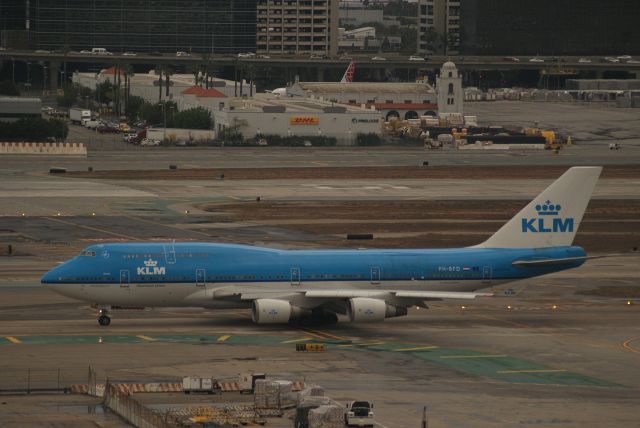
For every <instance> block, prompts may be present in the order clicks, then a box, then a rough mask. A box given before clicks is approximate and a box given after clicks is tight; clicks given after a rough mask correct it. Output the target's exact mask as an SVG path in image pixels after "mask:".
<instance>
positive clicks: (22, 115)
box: [0, 97, 42, 122]
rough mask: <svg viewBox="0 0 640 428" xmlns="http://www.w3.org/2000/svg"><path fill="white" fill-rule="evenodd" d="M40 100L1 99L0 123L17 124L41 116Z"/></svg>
mask: <svg viewBox="0 0 640 428" xmlns="http://www.w3.org/2000/svg"><path fill="white" fill-rule="evenodd" d="M41 108H42V100H40V98H19V97H0V122H15V121H17V120H19V119H31V118H36V117H40V116H41V110H40V109H41Z"/></svg>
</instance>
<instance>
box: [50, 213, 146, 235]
mask: <svg viewBox="0 0 640 428" xmlns="http://www.w3.org/2000/svg"><path fill="white" fill-rule="evenodd" d="M45 218H46V219H47V220H49V221H55V222H58V223H62V224H68V225H70V226H75V227H79V228H81V229H86V230H93V231H94V232H100V233H106V234H107V235H112V236H117V237H118V238H126V239H130V240H132V241H140V238H136V237H135V236H131V235H125V234H122V233H118V232H111V231H110V230H106V229H101V228H99V227H94V226H87V225H85V224H78V223H74V222H72V221H65V220H62V219H59V218H54V217H45Z"/></svg>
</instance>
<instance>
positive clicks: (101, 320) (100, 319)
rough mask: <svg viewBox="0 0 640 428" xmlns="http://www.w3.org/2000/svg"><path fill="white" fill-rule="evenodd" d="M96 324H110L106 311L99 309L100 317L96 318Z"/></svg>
mask: <svg viewBox="0 0 640 428" xmlns="http://www.w3.org/2000/svg"><path fill="white" fill-rule="evenodd" d="M98 324H100V325H102V326H107V325H109V324H111V317H110V316H109V312H108V311H107V310H106V309H100V316H99V317H98Z"/></svg>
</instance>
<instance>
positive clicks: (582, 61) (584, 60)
mask: <svg viewBox="0 0 640 428" xmlns="http://www.w3.org/2000/svg"><path fill="white" fill-rule="evenodd" d="M578 62H579V63H580V64H591V60H590V59H589V58H580V59H579V60H578Z"/></svg>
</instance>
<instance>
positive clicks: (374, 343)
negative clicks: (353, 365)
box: [355, 341, 384, 346]
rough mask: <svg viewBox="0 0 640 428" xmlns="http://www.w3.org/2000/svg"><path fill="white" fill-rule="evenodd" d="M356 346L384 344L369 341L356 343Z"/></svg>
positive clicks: (382, 343)
mask: <svg viewBox="0 0 640 428" xmlns="http://www.w3.org/2000/svg"><path fill="white" fill-rule="evenodd" d="M355 345H356V346H375V345H384V342H381V341H378V342H369V343H356V344H355Z"/></svg>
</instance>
